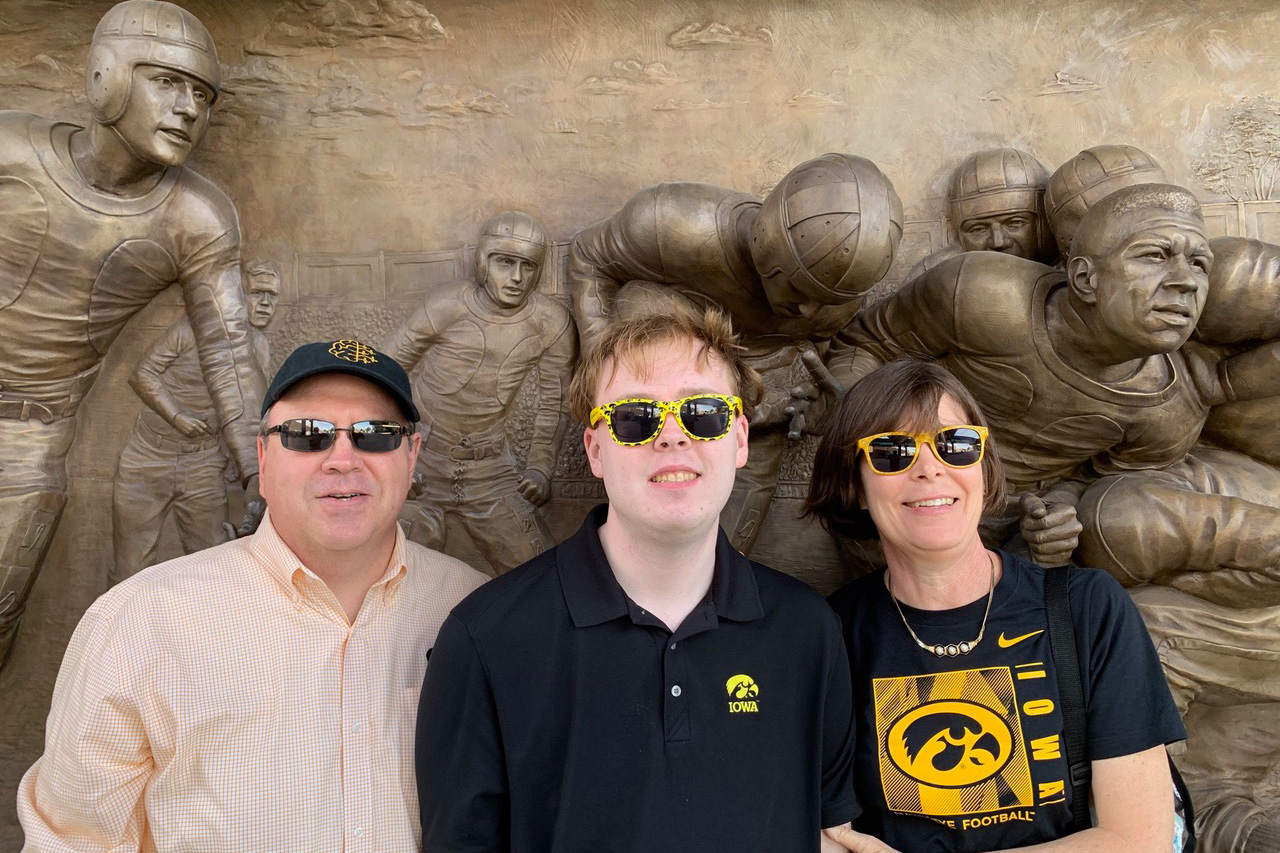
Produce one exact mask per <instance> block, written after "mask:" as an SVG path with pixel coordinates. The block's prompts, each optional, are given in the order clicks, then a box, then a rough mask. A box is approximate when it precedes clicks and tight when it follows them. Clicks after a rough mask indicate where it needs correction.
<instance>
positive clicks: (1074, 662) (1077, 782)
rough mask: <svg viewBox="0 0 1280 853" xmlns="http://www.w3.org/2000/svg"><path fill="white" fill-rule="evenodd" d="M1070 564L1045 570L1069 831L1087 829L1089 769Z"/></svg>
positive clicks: (1045, 601)
mask: <svg viewBox="0 0 1280 853" xmlns="http://www.w3.org/2000/svg"><path fill="white" fill-rule="evenodd" d="M1070 575H1071V567H1070V566H1057V567H1055V568H1049V569H1045V571H1044V606H1045V610H1046V611H1047V612H1048V624H1049V647H1050V648H1051V649H1052V651H1053V666H1054V669H1055V670H1056V671H1057V676H1058V701H1059V702H1061V703H1062V728H1063V732H1062V740H1063V746H1064V747H1065V748H1066V752H1067V767H1068V768H1069V769H1070V771H1071V823H1070V825H1069V828H1070V830H1071V832H1079V831H1080V830H1082V829H1088V828H1089V825H1090V819H1089V782H1090V779H1091V776H1092V774H1091V770H1090V767H1089V759H1088V758H1087V757H1086V750H1085V725H1086V723H1085V713H1084V712H1085V708H1084V681H1083V680H1082V679H1081V677H1080V657H1079V655H1078V654H1077V653H1076V629H1075V626H1074V625H1073V624H1072V622H1071V601H1070V599H1069V597H1068V593H1067V584H1068V582H1069V581H1070Z"/></svg>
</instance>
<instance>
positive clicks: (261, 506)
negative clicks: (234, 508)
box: [236, 474, 267, 536]
mask: <svg viewBox="0 0 1280 853" xmlns="http://www.w3.org/2000/svg"><path fill="white" fill-rule="evenodd" d="M266 511H267V502H266V500H265V499H264V498H263V497H262V494H261V492H259V491H258V475H257V474H254V475H253V476H252V477H250V478H249V482H248V483H246V484H245V487H244V518H243V519H241V520H240V526H239V527H237V528H236V536H248V535H249V534H251V533H253V532H254V531H255V530H257V529H258V525H259V524H261V523H262V514H263V513H265V512H266Z"/></svg>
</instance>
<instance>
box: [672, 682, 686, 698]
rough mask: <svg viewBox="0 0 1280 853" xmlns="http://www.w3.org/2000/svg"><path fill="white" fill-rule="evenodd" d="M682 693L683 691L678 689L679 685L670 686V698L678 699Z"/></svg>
mask: <svg viewBox="0 0 1280 853" xmlns="http://www.w3.org/2000/svg"><path fill="white" fill-rule="evenodd" d="M683 692H684V691H683V690H681V689H680V685H679V684H673V685H671V695H672V696H675V697H677V698H679V696H680V694H681V693H683Z"/></svg>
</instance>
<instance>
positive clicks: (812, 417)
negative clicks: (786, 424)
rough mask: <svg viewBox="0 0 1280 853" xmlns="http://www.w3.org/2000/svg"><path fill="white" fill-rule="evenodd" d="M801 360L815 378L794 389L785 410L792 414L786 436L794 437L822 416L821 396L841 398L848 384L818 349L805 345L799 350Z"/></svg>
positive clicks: (797, 437) (797, 436)
mask: <svg viewBox="0 0 1280 853" xmlns="http://www.w3.org/2000/svg"><path fill="white" fill-rule="evenodd" d="M800 362H801V363H802V364H803V365H804V366H805V369H806V370H808V371H809V375H810V376H812V377H813V381H812V382H806V383H804V384H802V385H797V386H795V387H794V388H792V389H791V405H789V406H787V407H786V408H785V409H783V412H784V413H785V414H787V415H790V416H791V425H790V429H789V430H788V431H787V438H789V439H791V440H793V441H795V440H797V439H799V438H800V436H801V435H802V434H803V433H804V431H805V428H806V426H808V424H810V423H816V422H818V421H819V420H820V419H821V411H820V408H819V406H818V405H817V403H818V402H819V401H820V400H822V399H838V398H839V397H840V396H841V395H842V394H844V391H845V388H844V386H843V385H841V384H840V382H839V381H837V380H836V378H835V377H834V376H832V375H831V371H830V370H828V369H827V366H826V364H824V363H823V361H822V356H820V355H818V353H817V351H816V350H814V349H812V348H810V347H806V348H805V349H803V350H801V351H800Z"/></svg>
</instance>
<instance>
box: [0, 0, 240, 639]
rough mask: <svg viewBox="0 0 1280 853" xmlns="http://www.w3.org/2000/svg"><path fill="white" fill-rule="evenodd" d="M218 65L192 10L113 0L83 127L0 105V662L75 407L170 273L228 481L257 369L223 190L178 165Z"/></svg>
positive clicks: (94, 49) (214, 87) (54, 520)
mask: <svg viewBox="0 0 1280 853" xmlns="http://www.w3.org/2000/svg"><path fill="white" fill-rule="evenodd" d="M220 77H221V72H220V70H219V66H218V59H217V54H216V52H215V50H214V45H213V41H212V39H211V38H210V37H209V33H208V31H207V30H206V29H205V28H204V25H203V24H201V23H200V21H198V20H197V19H196V18H195V17H194V16H193V15H191V14H190V13H189V12H187V11H185V10H183V9H181V8H179V7H177V6H174V5H172V4H170V3H165V2H161V0H127V2H124V3H121V4H119V5H117V6H115V7H113V8H112V9H111V10H109V11H108V12H107V14H106V15H104V16H103V18H102V20H101V21H100V22H99V24H98V27H97V29H96V30H95V31H94V37H93V42H92V44H91V46H90V49H89V60H88V65H87V68H86V83H87V88H88V95H89V104H90V107H91V109H92V113H93V116H92V118H93V120H92V121H91V122H90V123H89V125H88V126H87V127H79V126H76V125H72V124H67V123H65V122H59V121H49V120H47V119H43V118H40V117H38V116H34V115H30V114H27V113H19V112H0V218H2V219H3V220H4V221H5V222H6V226H5V227H4V229H3V232H4V234H5V239H4V248H3V251H2V252H0V469H2V470H3V475H2V476H0V659H4V658H6V656H7V654H8V652H9V650H10V648H11V646H12V643H13V638H14V634H15V632H16V630H17V625H18V620H19V619H20V617H21V615H22V612H23V609H24V607H25V602H26V599H27V595H28V594H29V592H30V589H31V586H32V584H33V583H34V582H35V580H36V576H37V574H38V573H39V570H40V566H41V563H42V562H43V559H44V555H45V553H46V551H47V549H48V545H49V540H50V538H51V536H52V534H53V532H54V530H55V529H56V528H57V525H58V520H59V517H60V516H61V514H62V510H63V508H64V506H65V504H66V497H67V495H66V488H67V484H66V468H65V461H66V456H67V452H68V450H69V449H70V447H71V443H72V441H73V439H74V438H75V417H74V416H75V414H76V410H77V408H78V407H79V405H80V402H81V400H83V399H84V396H85V394H86V393H87V392H88V391H89V388H90V386H92V384H93V382H94V379H95V378H96V377H97V374H98V370H99V368H100V366H101V364H102V359H103V356H104V354H105V353H106V351H107V349H108V348H109V347H110V346H111V343H112V341H113V340H115V338H116V336H117V335H118V334H119V333H120V331H121V329H122V328H123V327H124V325H125V323H126V322H128V320H129V318H130V317H132V316H133V315H134V314H135V313H137V311H139V310H140V309H141V308H142V307H144V306H145V305H146V304H147V303H148V302H150V301H151V299H152V298H153V297H154V296H155V295H156V294H158V293H160V292H161V291H162V290H164V289H165V288H166V287H168V286H169V285H170V284H173V283H175V282H176V283H178V284H179V285H180V286H181V288H182V292H183V298H184V300H185V303H186V309H187V314H188V317H189V319H190V322H191V328H192V332H193V335H194V340H195V346H196V350H197V352H198V354H199V359H200V364H201V367H202V370H203V372H204V375H205V378H206V381H207V382H208V385H209V391H210V394H211V396H212V399H213V401H214V405H215V407H216V409H217V411H218V414H219V419H220V422H221V424H222V436H223V439H224V440H225V442H226V445H227V448H228V450H229V451H230V452H231V455H232V457H233V459H234V460H235V462H236V465H237V468H238V473H239V477H240V479H241V481H242V482H243V483H245V484H246V485H247V486H249V487H250V488H251V489H256V486H255V485H254V483H255V480H256V473H257V461H256V458H255V450H254V438H253V436H254V433H255V432H256V426H257V425H256V423H255V422H254V421H255V419H254V416H253V405H254V401H256V400H257V399H259V398H260V397H261V391H262V382H261V379H260V377H259V375H258V372H257V369H256V368H255V367H254V366H253V359H252V356H251V354H250V349H249V345H248V329H247V319H246V312H245V307H244V297H243V295H242V293H241V291H240V269H239V261H240V258H239V251H240V233H239V226H238V223H237V220H236V212H235V208H234V207H233V205H232V203H231V200H230V199H229V198H227V196H226V194H225V193H223V192H222V191H221V190H219V189H218V188H217V187H215V186H214V185H213V184H211V183H210V182H208V181H206V180H205V179H203V178H201V177H200V176H199V175H197V174H195V173H194V172H192V171H191V170H189V169H186V168H184V167H183V164H184V163H185V162H186V160H187V158H188V156H190V154H191V152H192V150H193V149H194V148H195V147H196V146H197V145H198V144H199V143H200V140H201V138H202V137H203V136H204V133H205V130H206V129H207V128H208V123H209V113H210V110H211V109H212V107H213V103H214V101H215V100H216V98H217V96H218V90H219V81H220Z"/></svg>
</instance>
